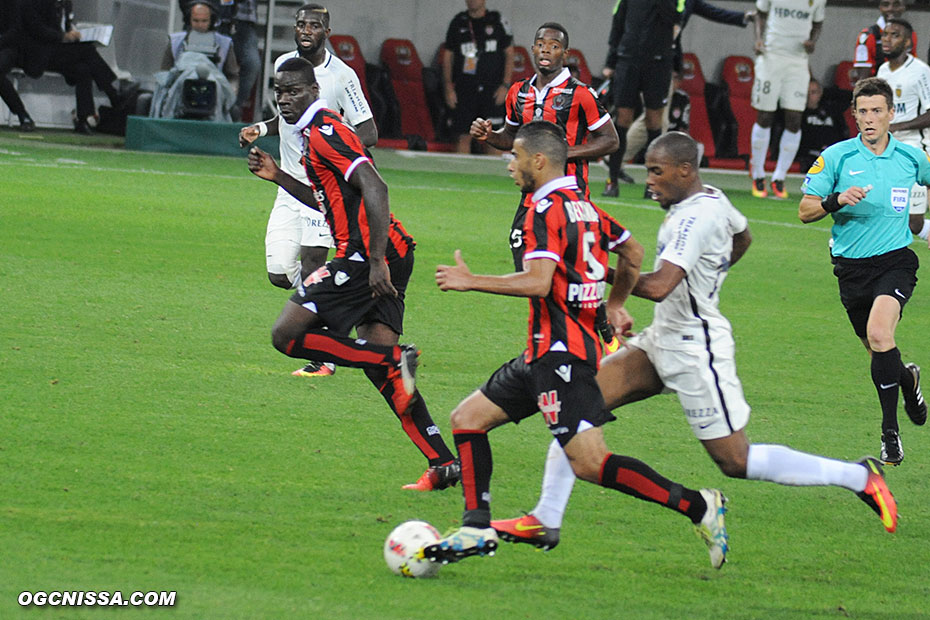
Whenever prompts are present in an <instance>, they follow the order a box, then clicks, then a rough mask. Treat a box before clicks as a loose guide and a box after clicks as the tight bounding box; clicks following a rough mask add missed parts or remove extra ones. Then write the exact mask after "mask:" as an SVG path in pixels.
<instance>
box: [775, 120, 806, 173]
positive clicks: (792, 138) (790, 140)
mask: <svg viewBox="0 0 930 620" xmlns="http://www.w3.org/2000/svg"><path fill="white" fill-rule="evenodd" d="M800 144H801V132H800V131H795V132H794V133H791V132H790V131H783V132H782V134H781V142H780V143H779V146H778V162H777V163H776V164H775V172H773V173H772V180H773V181H784V180H785V177H786V176H788V168H790V167H791V164H792V163H793V162H794V156H795V155H797V154H798V146H800Z"/></svg>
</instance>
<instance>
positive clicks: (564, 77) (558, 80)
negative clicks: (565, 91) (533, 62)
mask: <svg viewBox="0 0 930 620" xmlns="http://www.w3.org/2000/svg"><path fill="white" fill-rule="evenodd" d="M537 77H539V76H538V75H534V76H533V77H532V78H530V86H532V87H533V90H535V91H536V92H537V93H539V96H540V98H545V96H546V93H548V92H549V89H550V88H555V87H557V86H559V85H560V84H564V83H565V82H567V81H568V78H570V77H572V73H571V71H569V70H568V67H562V71H561V72H560V73H559V74H558V75H557V76H555V79H554V80H552V81H551V82H549V83H548V84H546V87H545V88H543V89H542V90H539V89H538V88H536V78H537Z"/></svg>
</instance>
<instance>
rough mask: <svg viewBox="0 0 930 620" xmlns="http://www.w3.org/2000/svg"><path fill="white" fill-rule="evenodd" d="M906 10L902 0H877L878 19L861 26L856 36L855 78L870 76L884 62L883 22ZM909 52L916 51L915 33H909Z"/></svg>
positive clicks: (896, 16)
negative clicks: (866, 25) (867, 25)
mask: <svg viewBox="0 0 930 620" xmlns="http://www.w3.org/2000/svg"><path fill="white" fill-rule="evenodd" d="M905 11H907V5H906V4H905V3H904V0H879V2H878V13H879V14H878V20H877V21H876V22H875V23H874V24H872V25H871V26H869V27H868V28H863V29H862V32H860V33H859V36H858V37H857V38H856V52H855V55H854V56H853V59H854V60H853V67H854V68H855V71H856V80H860V79H862V78H866V77H872V76H874V75H875V73H876V72H877V71H878V68H879V67H880V66H882V63H883V62H885V53H884V52H883V51H882V32H883V31H884V30H885V22H886V21H887V20H889V19H891V18H901V17H903V16H904V13H905ZM911 41H912V46H911V52H913V53H916V51H917V33H916V32H915V33H913V34H912V35H911Z"/></svg>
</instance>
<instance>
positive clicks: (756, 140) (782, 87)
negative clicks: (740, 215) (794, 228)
mask: <svg viewBox="0 0 930 620" xmlns="http://www.w3.org/2000/svg"><path fill="white" fill-rule="evenodd" d="M826 5H827V0H756V9H757V17H756V21H755V29H756V45H755V50H756V63H755V81H754V82H753V87H752V107H753V108H754V109H755V110H756V112H757V113H758V114H757V116H756V122H755V123H753V125H752V135H751V139H750V146H751V151H752V153H751V158H750V161H749V168H750V175H751V176H752V195H753V196H755V197H757V198H765V197H766V196H768V189H767V188H766V186H765V156H766V153H768V150H769V140H770V139H771V137H772V122H773V121H774V120H775V111H776V110H777V109H778V107H779V104H780V105H781V108H782V109H783V110H784V111H785V131H784V132H783V133H782V135H781V141H780V142H779V148H778V160H777V162H776V164H775V171H774V172H773V173H772V185H771V190H772V194H773V195H774V197H775V198H780V199H785V198H787V197H788V191H787V190H786V189H785V177H786V176H787V175H788V168H790V167H791V163H792V162H793V161H794V157H795V155H797V153H798V146H799V145H800V144H801V116H802V114H803V113H804V108H805V106H806V104H807V86H808V84H809V83H810V68H809V67H808V58H809V56H810V55H811V54H813V53H814V48H815V47H816V45H817V39H818V38H819V37H820V31H821V29H822V27H823V20H824V7H826Z"/></svg>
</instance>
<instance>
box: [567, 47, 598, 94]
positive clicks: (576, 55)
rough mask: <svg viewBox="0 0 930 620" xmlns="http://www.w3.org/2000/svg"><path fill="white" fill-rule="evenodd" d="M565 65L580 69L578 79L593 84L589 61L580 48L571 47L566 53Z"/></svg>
mask: <svg viewBox="0 0 930 620" xmlns="http://www.w3.org/2000/svg"><path fill="white" fill-rule="evenodd" d="M565 66H566V67H568V68H569V70H571V69H572V68H573V67H574V68H577V69H578V76H577V77H578V79H579V80H581V81H582V82H584V83H585V84H587V85H588V86H590V85H591V79H592V75H591V70H590V69H588V62H587V61H586V60H585V59H584V54H582V53H581V51H580V50H576V49H573V48H569V50H568V51H567V52H566V53H565Z"/></svg>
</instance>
